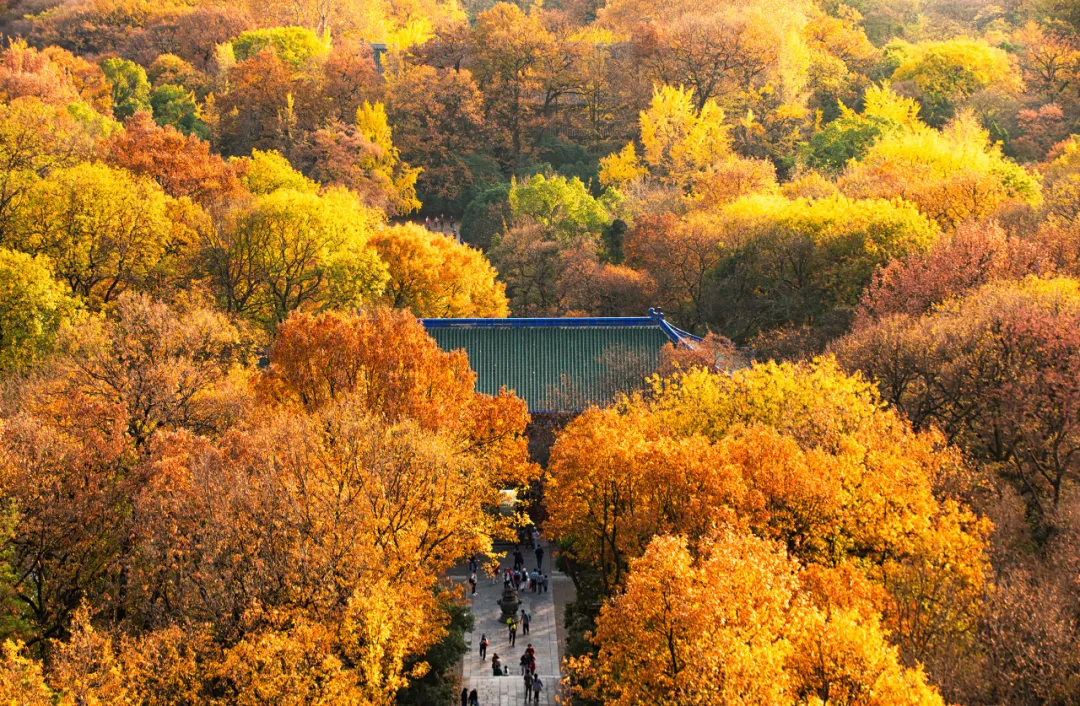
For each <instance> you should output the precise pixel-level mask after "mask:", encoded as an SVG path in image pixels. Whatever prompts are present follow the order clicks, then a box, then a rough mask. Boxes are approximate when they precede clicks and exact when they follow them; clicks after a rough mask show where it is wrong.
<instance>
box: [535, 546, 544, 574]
mask: <svg viewBox="0 0 1080 706" xmlns="http://www.w3.org/2000/svg"><path fill="white" fill-rule="evenodd" d="M536 570H537V571H543V570H544V548H543V547H537V548H536Z"/></svg>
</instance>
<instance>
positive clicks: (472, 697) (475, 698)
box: [469, 689, 480, 706]
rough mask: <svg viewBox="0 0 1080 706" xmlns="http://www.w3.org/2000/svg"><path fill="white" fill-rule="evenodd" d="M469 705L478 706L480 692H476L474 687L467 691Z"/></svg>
mask: <svg viewBox="0 0 1080 706" xmlns="http://www.w3.org/2000/svg"><path fill="white" fill-rule="evenodd" d="M469 706H480V694H478V693H476V689H473V690H472V691H470V692H469Z"/></svg>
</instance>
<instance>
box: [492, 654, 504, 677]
mask: <svg viewBox="0 0 1080 706" xmlns="http://www.w3.org/2000/svg"><path fill="white" fill-rule="evenodd" d="M491 675H492V676H493V677H501V676H502V662H501V661H499V653H498V652H496V653H495V654H493V655H492V656H491Z"/></svg>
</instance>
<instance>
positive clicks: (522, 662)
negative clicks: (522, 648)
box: [518, 654, 529, 674]
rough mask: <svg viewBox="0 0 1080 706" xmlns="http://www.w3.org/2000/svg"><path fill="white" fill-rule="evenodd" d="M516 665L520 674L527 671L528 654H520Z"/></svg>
mask: <svg viewBox="0 0 1080 706" xmlns="http://www.w3.org/2000/svg"><path fill="white" fill-rule="evenodd" d="M518 666H519V667H521V673H522V674H528V673H529V655H527V654H522V655H521V659H519V660H518Z"/></svg>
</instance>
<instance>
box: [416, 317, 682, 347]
mask: <svg viewBox="0 0 1080 706" xmlns="http://www.w3.org/2000/svg"><path fill="white" fill-rule="evenodd" d="M420 323H421V324H423V326H424V328H636V327H643V326H657V327H659V328H660V330H661V331H663V333H664V335H665V336H667V337H668V340H670V341H671V342H672V343H683V344H686V345H690V343H691V342H694V343H696V342H699V341H701V338H700V337H699V336H695V335H693V334H692V333H687V332H686V331H683V330H682V329H679V328H676V327H674V326H672V325H671V324H669V323H668V322H667V321H665V320H664V312H663V311H662V310H661V309H660V308H655V309H649V315H648V316H553V317H535V318H533V317H508V318H502V319H496V318H463V319H420Z"/></svg>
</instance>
